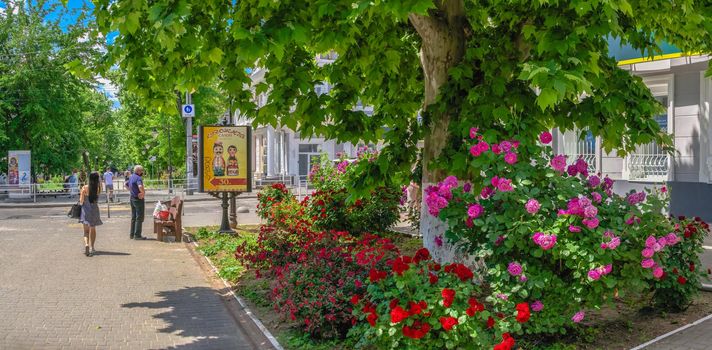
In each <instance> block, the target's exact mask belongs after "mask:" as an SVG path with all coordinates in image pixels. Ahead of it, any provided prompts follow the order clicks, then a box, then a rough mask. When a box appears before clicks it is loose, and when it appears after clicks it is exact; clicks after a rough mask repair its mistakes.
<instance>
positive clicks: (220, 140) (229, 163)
mask: <svg viewBox="0 0 712 350" xmlns="http://www.w3.org/2000/svg"><path fill="white" fill-rule="evenodd" d="M251 140H252V128H251V127H249V126H213V125H205V126H201V127H200V129H199V133H198V142H199V145H198V149H199V153H200V154H199V157H198V161H199V162H200V166H199V167H198V168H199V169H200V171H199V174H198V176H199V179H200V192H250V191H252V168H251V165H250V158H251V157H250V154H251V152H252V142H250V141H251Z"/></svg>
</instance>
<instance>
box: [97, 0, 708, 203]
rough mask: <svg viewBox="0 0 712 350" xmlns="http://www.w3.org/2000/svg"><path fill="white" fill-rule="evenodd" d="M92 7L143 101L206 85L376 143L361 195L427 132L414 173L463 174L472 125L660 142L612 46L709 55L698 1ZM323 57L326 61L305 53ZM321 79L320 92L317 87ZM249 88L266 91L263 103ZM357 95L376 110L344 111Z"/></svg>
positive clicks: (319, 1)
mask: <svg viewBox="0 0 712 350" xmlns="http://www.w3.org/2000/svg"><path fill="white" fill-rule="evenodd" d="M109 4H111V6H109ZM95 14H96V18H97V24H98V26H99V29H100V31H101V32H103V33H105V34H106V33H109V32H112V31H118V32H119V36H118V37H117V39H116V42H115V44H114V45H112V47H111V49H110V51H109V54H108V55H107V57H106V60H105V61H104V62H103V66H104V68H108V67H110V66H111V65H118V66H120V67H121V69H122V70H124V71H125V72H126V74H127V77H128V79H127V87H128V88H129V89H131V90H132V91H135V92H136V93H137V94H138V95H139V96H140V97H141V98H145V99H147V100H150V101H151V102H152V104H153V105H155V106H161V108H164V109H166V110H167V109H170V108H172V106H173V95H172V92H173V91H174V90H175V89H177V90H179V91H189V90H192V89H194V88H196V87H200V86H206V85H209V84H212V83H213V82H215V81H218V83H219V84H220V87H221V89H223V90H224V91H227V92H228V93H229V95H230V96H234V97H235V104H236V107H237V108H239V109H240V111H241V112H242V113H244V114H245V115H247V116H248V117H254V122H255V123H256V124H272V125H283V126H287V127H289V128H292V129H294V130H297V131H299V132H301V134H303V135H323V136H325V137H327V138H331V139H337V140H339V141H352V142H354V143H357V142H358V141H359V140H363V141H366V142H376V141H379V140H383V141H385V144H386V147H385V149H384V150H383V152H382V153H381V154H380V156H379V158H378V159H377V160H375V161H373V162H371V163H368V164H364V165H363V169H362V170H363V173H362V174H364V175H363V176H362V177H360V178H359V179H358V181H357V182H355V186H354V188H355V189H357V190H358V189H361V194H362V195H363V194H368V193H369V192H368V191H367V190H368V189H369V188H370V189H372V188H374V187H377V186H380V185H382V184H383V183H384V182H389V181H393V182H395V183H399V182H400V183H402V182H405V181H404V180H405V179H407V178H408V177H409V176H410V165H411V164H412V163H414V162H415V160H416V149H417V147H416V144H417V141H418V140H421V139H422V138H423V137H424V138H425V139H426V142H425V152H424V153H425V154H426V157H425V161H426V162H428V164H426V168H425V170H426V171H425V174H426V176H427V174H428V173H430V172H431V169H432V167H433V166H437V167H438V168H440V169H448V170H449V171H450V172H454V173H455V174H457V175H461V176H464V175H466V171H467V170H466V167H463V166H461V164H459V162H461V160H458V158H457V156H456V150H457V149H458V144H459V143H460V141H459V140H460V139H461V136H462V134H461V133H460V130H462V129H463V126H469V125H473V124H476V125H481V126H492V125H495V124H503V125H507V126H508V127H509V128H510V129H512V130H513V131H515V132H516V133H518V134H519V135H521V136H522V137H532V136H535V135H536V134H538V133H539V132H540V131H541V130H544V129H546V128H551V127H553V126H555V125H558V126H560V127H562V128H563V129H571V128H573V127H578V128H580V129H583V128H588V129H589V130H591V131H592V132H593V134H594V135H601V136H602V140H603V141H602V144H603V147H604V149H605V150H611V149H620V150H622V151H623V152H625V151H629V150H631V149H632V148H633V147H634V146H635V145H636V144H639V143H646V142H649V141H651V140H653V139H655V140H657V141H658V142H659V143H660V144H664V145H668V146H669V145H671V140H670V138H669V137H666V136H665V135H663V134H662V133H660V131H659V129H658V128H657V127H656V124H655V121H654V120H653V119H652V116H654V115H655V114H656V113H657V112H658V111H659V110H660V108H661V107H660V105H659V104H658V103H657V102H656V101H655V100H654V99H653V97H652V96H651V94H650V92H649V91H648V89H647V88H646V87H645V85H644V84H643V82H642V80H641V79H640V78H638V77H634V76H632V75H631V74H630V73H629V72H628V71H626V70H623V69H621V68H620V67H619V66H618V65H617V63H616V61H615V60H614V59H613V58H611V57H609V49H610V48H609V40H608V39H610V38H615V39H617V40H618V41H619V42H621V43H622V44H628V45H630V46H632V48H633V49H635V50H637V51H639V52H644V53H645V54H646V55H654V54H657V53H660V52H661V49H660V45H661V43H662V42H663V41H665V42H667V43H670V44H673V45H675V46H677V47H679V48H681V49H682V50H683V51H684V52H699V53H702V54H708V53H710V52H712V20H711V19H712V18H711V15H710V7H709V4H708V2H706V1H699V0H698V1H685V2H670V1H667V2H662V3H660V2H650V1H624V2H610V1H598V2H591V1H587V0H575V1H529V0H516V1H478V0H457V1H432V0H414V1H407V2H398V1H376V2H374V1H356V2H354V1H334V0H315V1H308V2H304V1H296V0H286V1H278V2H274V1H272V2H270V1H262V0H248V1H240V2H237V3H234V2H224V1H204V0H200V1H198V0H187V1H181V2H173V1H169V0H159V1H154V2H151V3H145V2H140V1H138V2H137V1H132V0H118V1H109V0H97V1H96V10H95ZM616 45H617V44H616ZM331 52H334V53H336V54H337V55H338V57H336V59H335V60H334V61H333V62H331V63H330V64H322V63H321V62H317V61H316V60H315V59H314V58H315V57H316V56H317V55H319V54H328V53H331ZM334 57H335V56H334ZM334 57H332V58H334ZM422 64H425V65H426V66H425V67H423V66H421V65H422ZM256 67H259V69H263V70H264V72H265V75H264V77H265V80H264V81H263V82H260V83H258V84H256V86H253V85H252V84H251V81H250V78H249V76H248V74H245V70H246V69H256ZM322 81H326V82H329V83H331V84H332V85H333V89H332V90H331V92H330V93H329V94H322V95H318V94H316V93H315V91H314V88H313V87H314V85H315V84H317V83H319V82H322ZM251 88H254V89H255V91H256V93H262V92H269V100H268V102H267V104H266V105H265V106H264V107H261V108H260V109H257V107H256V105H255V104H254V103H253V102H252V101H251V98H252V96H253V92H252V91H251V90H250V89H251ZM359 102H361V103H363V104H365V105H371V106H373V108H374V113H373V115H372V116H369V117H367V116H366V115H365V114H364V113H363V112H361V111H354V109H353V107H354V106H356V105H357V104H358V103H359ZM431 103H432V104H431ZM418 111H420V112H421V113H420V114H421V115H422V117H423V124H422V125H421V124H419V123H418V122H417V118H416V116H417V114H418ZM436 133H443V135H442V136H444V139H445V141H446V142H441V141H439V138H437V137H434V136H433V135H435V134H436ZM431 156H438V159H439V161H436V162H435V163H430V160H431V158H432V157H431Z"/></svg>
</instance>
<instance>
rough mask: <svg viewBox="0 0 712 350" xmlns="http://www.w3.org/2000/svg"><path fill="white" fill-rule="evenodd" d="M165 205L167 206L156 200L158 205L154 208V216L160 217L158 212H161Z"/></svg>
mask: <svg viewBox="0 0 712 350" xmlns="http://www.w3.org/2000/svg"><path fill="white" fill-rule="evenodd" d="M163 207H165V205H163V204H161V201H158V202H156V207H155V208H154V209H153V217H154V218H156V219H158V213H160V212H161V210H162V208H163Z"/></svg>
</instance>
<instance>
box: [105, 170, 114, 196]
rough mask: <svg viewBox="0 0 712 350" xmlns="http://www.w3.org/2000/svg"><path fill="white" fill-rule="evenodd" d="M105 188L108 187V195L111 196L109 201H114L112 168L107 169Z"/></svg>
mask: <svg viewBox="0 0 712 350" xmlns="http://www.w3.org/2000/svg"><path fill="white" fill-rule="evenodd" d="M104 186H105V187H106V194H108V195H109V201H110V202H113V201H114V173H112V172H111V168H106V172H105V173H104Z"/></svg>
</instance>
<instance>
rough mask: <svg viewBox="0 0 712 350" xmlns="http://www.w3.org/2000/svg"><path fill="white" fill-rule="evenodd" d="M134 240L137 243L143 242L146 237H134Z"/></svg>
mask: <svg viewBox="0 0 712 350" xmlns="http://www.w3.org/2000/svg"><path fill="white" fill-rule="evenodd" d="M134 239H135V240H137V241H143V240H145V239H146V237H144V236H136V237H134Z"/></svg>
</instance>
